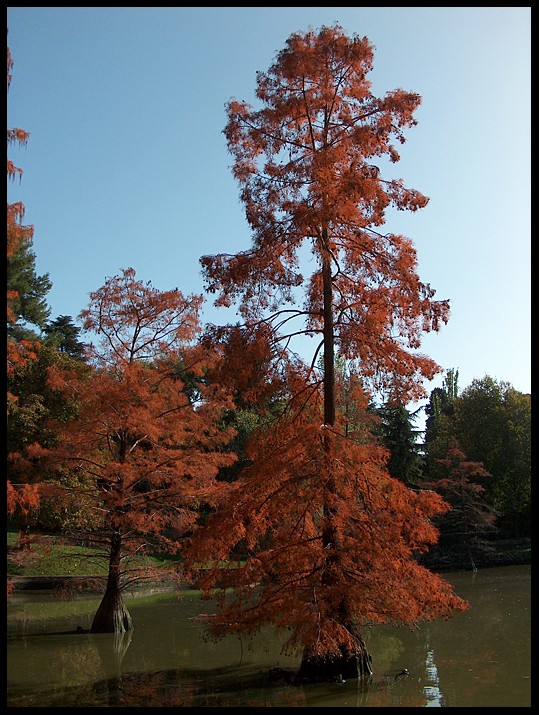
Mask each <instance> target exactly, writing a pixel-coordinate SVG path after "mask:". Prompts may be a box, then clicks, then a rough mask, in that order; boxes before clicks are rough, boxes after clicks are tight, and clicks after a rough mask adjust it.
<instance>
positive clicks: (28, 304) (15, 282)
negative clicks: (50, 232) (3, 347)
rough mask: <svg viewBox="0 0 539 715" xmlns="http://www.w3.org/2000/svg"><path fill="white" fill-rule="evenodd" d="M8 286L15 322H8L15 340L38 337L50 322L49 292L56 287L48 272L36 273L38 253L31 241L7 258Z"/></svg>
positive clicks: (9, 331) (8, 327)
mask: <svg viewBox="0 0 539 715" xmlns="http://www.w3.org/2000/svg"><path fill="white" fill-rule="evenodd" d="M7 288H8V292H9V295H10V301H9V307H10V309H11V313H12V317H13V321H8V325H7V332H8V336H9V337H12V338H15V340H33V339H36V337H37V335H36V328H37V331H38V332H41V331H42V330H43V329H44V328H45V327H46V325H47V320H48V318H49V315H50V308H49V306H48V304H47V299H46V296H47V293H48V292H49V291H50V289H51V288H52V282H51V280H50V278H49V274H48V273H44V274H43V275H41V276H39V275H37V272H36V255H35V253H34V251H33V250H32V247H31V245H30V244H26V245H23V246H22V247H21V248H19V250H17V251H15V253H14V254H13V255H12V256H8V258H7Z"/></svg>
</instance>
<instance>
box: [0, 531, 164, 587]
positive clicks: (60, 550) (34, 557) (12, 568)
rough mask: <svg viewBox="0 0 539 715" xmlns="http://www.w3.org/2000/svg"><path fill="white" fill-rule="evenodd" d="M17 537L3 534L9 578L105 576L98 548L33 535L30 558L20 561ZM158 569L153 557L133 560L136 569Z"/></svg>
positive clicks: (158, 560)
mask: <svg viewBox="0 0 539 715" xmlns="http://www.w3.org/2000/svg"><path fill="white" fill-rule="evenodd" d="M17 542H18V534H17V533H16V532H9V531H8V532H7V543H8V562H7V575H8V577H9V576H103V575H104V574H106V560H104V559H103V554H102V553H101V551H99V550H98V549H94V548H88V547H85V546H74V545H70V544H68V543H65V540H64V539H62V538H60V537H55V536H45V535H40V536H36V537H35V538H34V539H33V540H32V539H31V540H30V543H29V546H28V548H29V550H30V555H28V554H25V557H24V559H22V560H20V559H18V558H17V556H18V547H17ZM145 564H146V565H151V566H162V565H163V560H162V559H160V558H159V557H157V556H143V557H139V558H137V559H136V564H134V565H136V566H144V565H145Z"/></svg>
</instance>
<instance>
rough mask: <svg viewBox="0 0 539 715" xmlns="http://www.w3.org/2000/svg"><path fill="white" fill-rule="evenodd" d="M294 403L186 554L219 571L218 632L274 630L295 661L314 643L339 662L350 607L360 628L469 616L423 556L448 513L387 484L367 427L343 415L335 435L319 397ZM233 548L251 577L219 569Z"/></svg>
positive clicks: (214, 575)
mask: <svg viewBox="0 0 539 715" xmlns="http://www.w3.org/2000/svg"><path fill="white" fill-rule="evenodd" d="M298 395H299V397H298V399H297V400H296V401H295V402H297V403H298V405H297V406H298V408H299V409H298V410H296V405H293V406H291V409H290V410H289V411H288V417H287V419H283V420H280V421H279V422H278V423H277V424H276V425H275V426H274V428H273V429H270V430H269V431H264V432H260V433H259V434H258V435H257V436H256V437H255V438H254V439H252V440H251V443H250V446H249V457H250V458H251V459H252V460H253V464H252V466H250V467H248V468H247V469H245V470H244V471H243V472H242V473H241V475H240V478H239V480H238V481H236V482H235V483H234V484H233V485H231V486H228V485H223V487H222V494H221V501H220V508H219V509H218V510H217V511H216V512H215V514H213V515H212V516H211V517H210V518H209V519H208V521H207V523H206V524H205V527H204V529H203V530H201V531H199V532H198V534H196V535H195V538H194V540H193V543H192V545H191V554H192V556H193V558H196V559H197V560H198V562H199V563H202V564H204V563H205V562H206V561H207V562H209V561H210V560H214V563H215V566H214V568H212V569H209V568H207V569H205V570H204V571H202V572H201V580H200V586H201V588H203V589H204V590H205V591H206V593H207V594H208V595H210V594H211V593H212V589H214V588H215V587H216V586H217V585H218V586H220V587H221V588H222V589H223V590H222V592H221V596H220V597H219V605H220V608H219V610H218V611H217V613H216V614H215V615H213V616H211V617H209V622H210V623H211V626H212V631H213V632H214V633H215V634H217V635H223V634H225V633H227V632H230V631H237V632H249V633H250V632H255V631H256V630H257V629H258V628H259V627H260V625H261V624H263V623H273V624H275V625H276V626H277V627H279V628H283V629H287V630H288V632H289V639H288V641H287V643H286V648H287V650H288V651H289V652H290V653H296V652H300V651H301V649H302V648H303V647H304V646H305V645H309V646H310V647H311V648H312V651H313V652H315V653H319V654H327V653H333V654H335V653H337V652H338V649H339V647H341V646H343V645H344V646H349V647H351V648H352V647H353V643H354V639H353V636H352V635H351V634H350V633H349V632H348V629H347V623H346V622H344V623H343V621H342V620H340V618H339V614H341V613H342V612H343V604H345V605H346V609H347V612H348V614H349V615H350V616H351V618H352V619H353V620H354V621H355V622H356V623H359V624H361V626H368V625H370V624H374V623H393V624H414V623H418V622H420V621H422V620H432V619H434V618H438V617H446V618H447V617H449V616H451V615H452V613H453V612H454V611H455V610H457V611H458V610H463V609H465V608H466V607H467V606H466V604H465V602H464V601H463V600H462V599H460V598H459V597H458V596H456V595H455V594H454V593H453V590H452V587H451V586H450V585H449V584H448V583H446V582H445V581H444V580H443V579H442V578H440V577H439V576H437V575H435V574H433V573H432V572H430V571H429V570H427V569H426V568H424V567H423V566H421V565H420V564H419V563H418V561H417V559H416V557H417V556H418V555H419V554H421V553H422V552H424V551H425V550H426V549H428V548H429V547H430V546H431V545H432V544H434V543H435V542H436V541H437V537H438V532H437V530H436V529H435V528H434V527H433V525H432V522H431V518H432V517H434V516H436V515H437V514H443V513H444V512H445V511H446V510H447V508H448V505H447V504H446V503H445V502H444V501H443V500H442V498H441V497H439V496H438V495H437V494H436V493H434V492H431V491H412V490H410V489H409V488H407V487H406V486H405V485H404V484H403V483H402V482H400V481H399V480H398V479H393V478H392V477H390V476H389V473H388V471H387V466H386V463H387V458H388V454H387V452H386V450H385V449H384V448H383V447H381V446H379V445H377V444H376V443H375V442H374V441H373V440H372V438H371V440H370V441H367V440H366V439H365V430H364V429H359V430H358V432H357V434H358V435H359V440H358V439H356V438H355V436H356V435H354V433H351V432H350V430H348V436H345V432H346V431H347V430H346V424H345V421H346V417H345V416H343V417H338V418H337V421H336V425H335V426H334V427H332V428H329V427H328V426H327V425H324V424H322V422H321V420H322V416H323V406H322V399H321V396H320V394H319V393H317V394H316V395H315V397H314V398H311V400H310V403H309V406H308V408H306V407H305V406H304V404H303V396H302V395H303V393H301V392H300V391H299V390H298ZM365 419H367V418H366V417H365ZM365 426H366V425H363V427H365ZM328 514H331V519H330V527H331V530H332V534H331V542H330V541H328V539H327V538H326V535H327V533H328V532H327V529H328ZM231 547H232V548H236V549H238V548H239V549H240V552H241V553H243V554H244V555H245V556H246V557H247V561H246V564H245V566H244V568H240V569H222V568H220V567H219V563H222V562H223V561H226V559H227V558H229V554H230V550H231ZM229 588H233V589H235V590H234V597H231V595H230V593H229V592H228V591H226V589H229ZM213 597H215V596H213Z"/></svg>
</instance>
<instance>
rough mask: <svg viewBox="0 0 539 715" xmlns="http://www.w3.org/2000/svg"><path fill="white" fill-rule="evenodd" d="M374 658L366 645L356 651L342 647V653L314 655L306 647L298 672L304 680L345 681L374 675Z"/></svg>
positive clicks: (299, 676)
mask: <svg viewBox="0 0 539 715" xmlns="http://www.w3.org/2000/svg"><path fill="white" fill-rule="evenodd" d="M372 672H373V671H372V658H371V656H370V655H369V653H368V651H367V648H366V647H365V646H364V645H359V646H358V648H357V650H355V651H354V652H352V651H350V650H345V649H344V648H341V653H340V655H333V656H328V655H324V656H322V655H313V654H310V653H309V651H308V650H307V649H306V650H305V652H304V653H303V659H302V661H301V666H300V669H299V672H298V676H297V677H298V680H300V681H304V682H320V681H328V680H329V681H344V680H352V679H354V678H362V677H363V676H366V675H372Z"/></svg>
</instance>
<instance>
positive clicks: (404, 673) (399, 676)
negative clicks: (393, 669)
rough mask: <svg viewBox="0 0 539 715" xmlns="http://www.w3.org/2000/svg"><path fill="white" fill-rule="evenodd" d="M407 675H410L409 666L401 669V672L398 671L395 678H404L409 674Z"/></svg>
mask: <svg viewBox="0 0 539 715" xmlns="http://www.w3.org/2000/svg"><path fill="white" fill-rule="evenodd" d="M407 675H410V671H409V670H408V668H403V669H402V670H401V671H400V673H397V675H396V676H395V679H397V678H404V677H405V676H407Z"/></svg>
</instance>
